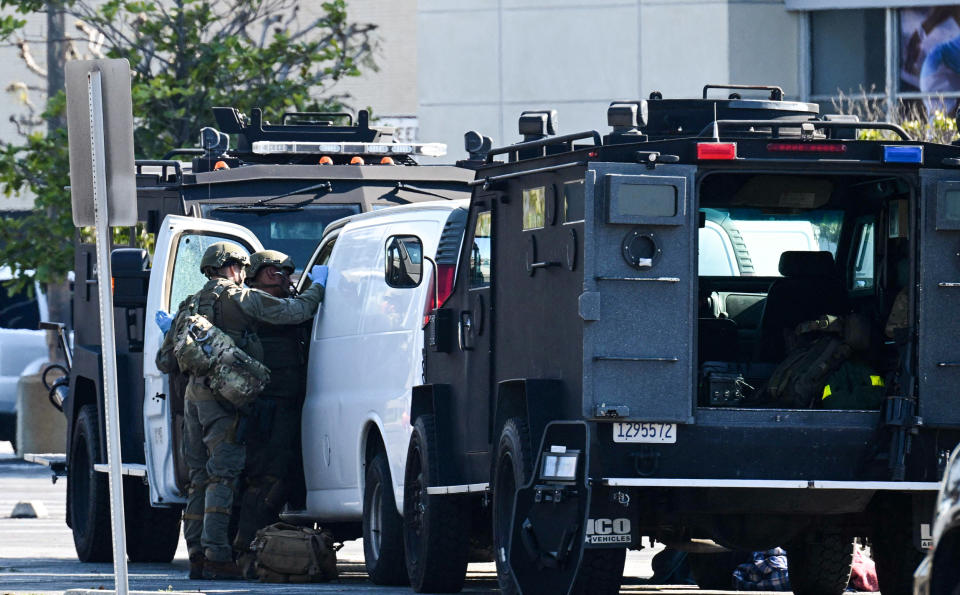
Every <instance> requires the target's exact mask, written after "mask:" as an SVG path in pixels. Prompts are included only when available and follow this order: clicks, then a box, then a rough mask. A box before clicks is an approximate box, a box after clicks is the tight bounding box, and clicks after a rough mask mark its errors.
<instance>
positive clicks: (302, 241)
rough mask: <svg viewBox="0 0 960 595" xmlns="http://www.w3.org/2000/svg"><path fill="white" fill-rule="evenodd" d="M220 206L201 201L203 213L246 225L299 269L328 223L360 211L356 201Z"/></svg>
mask: <svg viewBox="0 0 960 595" xmlns="http://www.w3.org/2000/svg"><path fill="white" fill-rule="evenodd" d="M220 206H223V205H203V207H202V208H203V216H204V217H208V218H210V219H217V220H219V221H227V222H229V223H236V224H237V225H242V226H244V227H246V228H247V229H249V230H250V231H252V232H253V233H254V234H255V235H256V236H257V239H258V240H260V243H262V244H263V247H264V248H266V249H268V250H279V251H280V252H283V253H284V254H287V255H289V256H292V257H293V262H294V264H296V265H297V272H298V273H299V272H302V271H303V267H304V266H306V264H307V261H308V260H310V257H311V256H312V255H313V251H314V250H315V249H316V247H317V244H318V243H319V242H320V238H321V237H322V236H323V230H324V229H326V227H327V225H329V224H330V223H332V222H334V221H336V220H337V219H342V218H343V217H349V216H350V215H356V214H357V213H359V212H360V205H359V204H352V205H351V204H339V205H336V204H335V205H331V204H325V205H308V206H305V207H303V208H301V209H296V210H290V211H283V210H277V211H261V210H250V211H243V210H234V209H230V210H226V209H218V207H220Z"/></svg>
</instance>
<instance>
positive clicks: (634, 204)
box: [615, 184, 677, 217]
mask: <svg viewBox="0 0 960 595" xmlns="http://www.w3.org/2000/svg"><path fill="white" fill-rule="evenodd" d="M616 205H617V207H616V208H617V212H616V213H615V215H627V216H636V217H673V216H674V215H676V214H677V187H676V186H661V185H658V184H621V185H620V189H619V193H618V195H617V200H616Z"/></svg>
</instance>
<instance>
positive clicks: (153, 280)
mask: <svg viewBox="0 0 960 595" xmlns="http://www.w3.org/2000/svg"><path fill="white" fill-rule="evenodd" d="M224 240H226V241H231V242H235V243H237V244H239V245H241V246H243V247H244V248H246V249H247V250H248V251H249V252H256V251H257V250H262V249H263V246H261V245H260V241H259V240H257V237H256V236H255V235H254V234H253V233H252V232H250V231H249V230H247V229H246V228H244V227H241V226H239V225H234V224H232V223H225V222H223V221H214V220H212V219H198V218H196V217H180V216H177V215H170V216H168V217H167V218H166V219H164V221H163V224H162V225H161V227H160V232H159V233H158V234H157V243H156V248H155V250H154V253H153V267H152V268H151V270H150V284H149V289H148V295H147V310H146V317H147V321H146V324H145V325H144V326H145V329H144V347H143V376H144V383H145V384H144V393H143V394H144V403H143V429H144V435H145V437H146V447H145V448H146V462H147V480H148V482H149V484H150V501H151V502H152V503H154V504H160V505H163V504H171V503H175V502H184V501H185V497H186V490H185V487H186V480H187V477H186V464H185V463H184V462H183V461H182V460H180V459H181V456H180V443H181V440H182V439H183V392H182V388H183V384H182V381H181V379H182V376H180V375H179V374H171V375H170V377H169V378H168V376H167V375H165V374H162V373H161V372H160V370H158V369H157V365H156V355H157V350H158V349H159V348H160V343H161V342H162V341H163V334H162V333H161V331H160V328H159V327H158V326H157V325H156V324H155V323H154V322H153V318H154V316H155V314H156V312H157V311H158V310H164V311H166V312H169V313H170V315H171V316H173V315H175V314H176V311H177V307H178V306H179V305H180V302H181V301H183V299H184V298H185V297H187V296H188V295H191V294H193V293H196V292H197V291H198V290H199V289H200V288H201V287H203V284H204V283H206V278H205V277H204V276H203V274H202V273H201V272H200V258H201V256H203V252H204V250H206V249H207V247H208V246H209V245H210V244H213V243H214V242H221V241H224Z"/></svg>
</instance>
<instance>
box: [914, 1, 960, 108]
mask: <svg viewBox="0 0 960 595" xmlns="http://www.w3.org/2000/svg"><path fill="white" fill-rule="evenodd" d="M900 91H901V92H911V91H913V92H916V91H919V92H921V93H930V94H931V97H928V98H925V99H924V101H923V103H924V106H925V107H926V109H927V113H928V114H930V113H932V112H933V111H934V110H938V109H942V110H945V111H946V113H947V114H949V115H952V114H953V113H954V112H955V111H956V109H957V104H958V98H957V97H949V96H947V97H944V95H949V94H952V93H957V94H960V5H952V6H931V7H921V8H901V9H900Z"/></svg>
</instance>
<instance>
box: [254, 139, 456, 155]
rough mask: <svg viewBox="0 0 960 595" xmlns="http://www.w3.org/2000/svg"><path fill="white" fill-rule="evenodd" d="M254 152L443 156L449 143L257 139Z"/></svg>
mask: <svg viewBox="0 0 960 595" xmlns="http://www.w3.org/2000/svg"><path fill="white" fill-rule="evenodd" d="M253 152H254V153H257V154H259V155H276V154H278V153H286V154H298V153H299V154H321V153H345V154H348V155H357V154H359V155H424V156H427V157H443V156H444V155H446V154H447V145H445V144H443V143H325V142H316V141H314V142H309V141H302V142H277V141H266V140H261V141H256V142H254V143H253Z"/></svg>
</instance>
